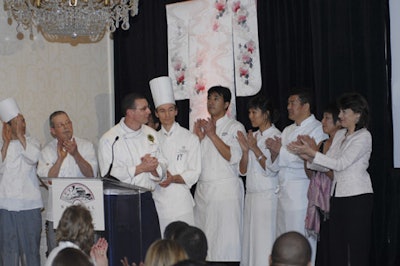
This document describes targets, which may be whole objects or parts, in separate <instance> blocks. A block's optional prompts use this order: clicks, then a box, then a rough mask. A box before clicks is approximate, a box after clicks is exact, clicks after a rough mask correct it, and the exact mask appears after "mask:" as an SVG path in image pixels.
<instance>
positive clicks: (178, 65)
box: [173, 61, 182, 71]
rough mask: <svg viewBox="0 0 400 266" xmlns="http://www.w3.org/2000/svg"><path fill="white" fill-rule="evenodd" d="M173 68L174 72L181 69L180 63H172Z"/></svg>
mask: <svg viewBox="0 0 400 266" xmlns="http://www.w3.org/2000/svg"><path fill="white" fill-rule="evenodd" d="M173 67H174V70H175V71H179V70H180V69H181V68H182V62H180V61H176V62H174V64H173Z"/></svg>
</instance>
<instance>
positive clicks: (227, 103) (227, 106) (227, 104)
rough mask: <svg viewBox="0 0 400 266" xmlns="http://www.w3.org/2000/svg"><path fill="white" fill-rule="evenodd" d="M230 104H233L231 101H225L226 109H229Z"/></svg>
mask: <svg viewBox="0 0 400 266" xmlns="http://www.w3.org/2000/svg"><path fill="white" fill-rule="evenodd" d="M230 104H231V103H230V102H224V107H225V110H228V108H229V105H230Z"/></svg>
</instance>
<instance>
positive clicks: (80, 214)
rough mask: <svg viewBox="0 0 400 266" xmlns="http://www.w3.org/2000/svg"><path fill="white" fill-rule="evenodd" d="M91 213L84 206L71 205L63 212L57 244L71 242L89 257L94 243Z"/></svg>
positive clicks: (57, 232)
mask: <svg viewBox="0 0 400 266" xmlns="http://www.w3.org/2000/svg"><path fill="white" fill-rule="evenodd" d="M92 221H93V219H92V215H91V214H90V211H89V210H88V209H87V208H86V207H85V206H83V205H71V206H69V207H68V208H66V209H65V211H64V212H63V214H62V216H61V219H60V222H59V223H58V227H57V231H56V240H57V243H59V242H60V241H70V242H72V243H74V244H76V245H77V246H78V247H79V248H80V249H81V250H82V251H83V252H85V253H86V254H88V255H89V253H90V249H91V247H92V245H93V243H94V228H93V223H92Z"/></svg>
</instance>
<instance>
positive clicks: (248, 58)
mask: <svg viewBox="0 0 400 266" xmlns="http://www.w3.org/2000/svg"><path fill="white" fill-rule="evenodd" d="M252 60H253V59H252V58H251V54H250V53H249V52H247V51H246V52H244V53H243V54H242V62H243V63H244V64H250V63H251V61H252Z"/></svg>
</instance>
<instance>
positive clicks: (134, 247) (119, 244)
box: [42, 177, 161, 266]
mask: <svg viewBox="0 0 400 266" xmlns="http://www.w3.org/2000/svg"><path fill="white" fill-rule="evenodd" d="M42 179H44V180H52V183H53V188H52V189H53V199H52V201H53V211H54V224H55V226H57V225H58V222H59V219H60V218H61V215H62V213H63V211H64V210H65V209H66V208H67V207H68V206H70V205H73V204H83V205H85V206H86V207H87V208H88V209H89V210H90V211H91V213H92V217H93V224H94V227H95V230H97V231H104V234H103V233H100V234H101V235H103V236H104V237H105V238H106V240H107V241H108V254H107V255H108V261H109V265H110V266H120V265H121V262H120V260H121V259H122V258H123V257H127V258H128V261H129V262H130V263H132V262H135V263H136V264H137V265H139V262H140V261H144V258H145V254H146V251H147V249H148V247H149V246H150V244H151V243H152V242H153V241H154V240H156V239H158V238H160V237H161V234H160V227H159V224H158V217H157V213H155V212H154V213H155V216H154V213H149V212H148V211H147V207H145V208H143V206H149V205H148V204H152V205H153V207H154V210H155V206H154V202H153V200H152V197H151V192H149V190H147V189H145V188H141V187H138V186H134V185H130V184H126V183H123V182H121V181H119V180H116V179H111V178H101V179H100V178H72V177H71V178H42ZM146 204H147V205H146ZM149 230H150V231H154V232H153V233H150V237H149V234H148V232H149ZM156 230H158V233H157V232H155V231H156ZM154 233H155V234H154Z"/></svg>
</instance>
